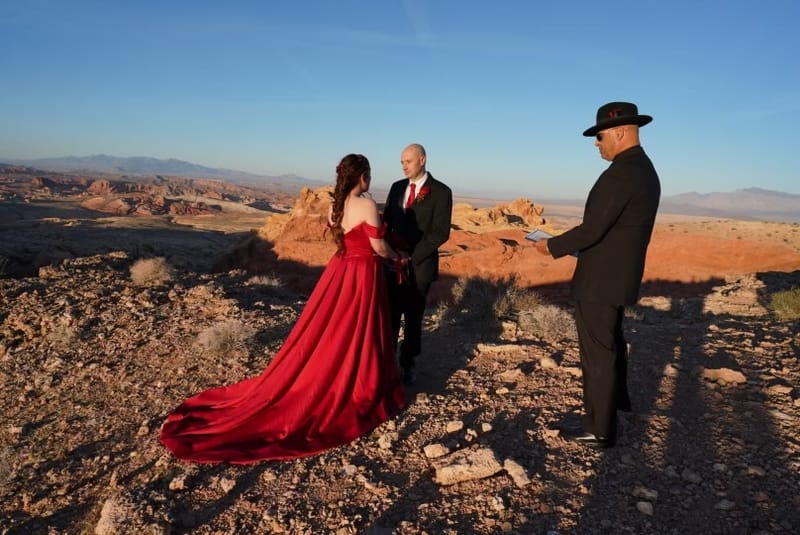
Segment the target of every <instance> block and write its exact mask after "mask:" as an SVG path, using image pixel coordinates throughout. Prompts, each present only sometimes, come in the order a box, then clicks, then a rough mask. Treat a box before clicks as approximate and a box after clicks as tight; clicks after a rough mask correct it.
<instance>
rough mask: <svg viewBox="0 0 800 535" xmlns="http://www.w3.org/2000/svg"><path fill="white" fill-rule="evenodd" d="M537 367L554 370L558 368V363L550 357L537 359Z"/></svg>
mask: <svg viewBox="0 0 800 535" xmlns="http://www.w3.org/2000/svg"><path fill="white" fill-rule="evenodd" d="M539 367H540V368H542V369H543V370H555V369H556V368H558V362H556V361H555V359H553V358H551V357H542V358H540V359H539Z"/></svg>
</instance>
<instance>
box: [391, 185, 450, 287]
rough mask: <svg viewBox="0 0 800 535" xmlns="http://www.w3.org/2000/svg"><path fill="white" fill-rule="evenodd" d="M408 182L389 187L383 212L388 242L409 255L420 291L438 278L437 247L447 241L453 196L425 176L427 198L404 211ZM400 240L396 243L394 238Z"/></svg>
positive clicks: (446, 188) (445, 187)
mask: <svg viewBox="0 0 800 535" xmlns="http://www.w3.org/2000/svg"><path fill="white" fill-rule="evenodd" d="M407 187H408V179H407V178H403V179H401V180H398V181H396V182H395V183H394V184H392V187H391V189H390V190H389V195H388V196H387V197H386V206H384V209H383V220H384V221H385V222H386V230H387V238H388V239H389V241H390V243H394V245H398V242H402V244H403V246H402V247H401V248H403V249H405V250H406V251H407V252H408V253H409V254H410V255H411V268H412V270H413V275H414V280H415V281H416V283H417V286H419V287H421V288H423V287H426V286H427V285H428V284H430V283H431V282H432V281H434V280H436V279H437V277H438V276H439V247H440V246H441V245H442V244H444V242H446V241H447V240H448V238H449V237H450V221H451V219H452V215H453V193H452V192H451V191H450V188H449V187H447V186H446V185H445V184H443V183H442V182H439V181H438V180H436V179H435V178H433V176H432V175H431V174H430V173H428V178H427V179H426V180H425V185H424V186H423V187H422V188H421V189H425V188H428V192H427V195H425V198H424V199H420V192H419V191H417V200H416V201H415V202H414V204H413V205H412V206H411V208H409V209H408V210H403V197H404V196H405V192H406V188H407ZM398 237H399V238H400V239H399V240H397V238H398Z"/></svg>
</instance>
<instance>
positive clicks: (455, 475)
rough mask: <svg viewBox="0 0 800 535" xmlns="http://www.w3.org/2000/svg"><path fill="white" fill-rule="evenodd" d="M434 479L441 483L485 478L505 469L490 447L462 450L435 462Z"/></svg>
mask: <svg viewBox="0 0 800 535" xmlns="http://www.w3.org/2000/svg"><path fill="white" fill-rule="evenodd" d="M434 468H435V469H436V474H435V476H434V480H435V481H436V482H437V483H439V484H440V485H454V484H455V483H460V482H462V481H471V480H474V479H483V478H485V477H489V476H493V475H495V474H496V473H498V472H499V471H501V470H502V469H503V467H502V466H500V463H499V462H497V459H496V458H495V456H494V452H493V451H492V450H490V449H489V448H481V449H475V450H460V451H457V452H455V453H451V454H450V455H448V456H447V457H444V458H443V459H441V460H439V461H436V462H434Z"/></svg>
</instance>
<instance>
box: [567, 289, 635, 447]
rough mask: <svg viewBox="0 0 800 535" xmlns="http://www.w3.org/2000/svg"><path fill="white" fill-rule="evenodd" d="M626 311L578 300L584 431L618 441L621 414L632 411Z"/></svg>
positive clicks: (576, 312)
mask: <svg viewBox="0 0 800 535" xmlns="http://www.w3.org/2000/svg"><path fill="white" fill-rule="evenodd" d="M624 314H625V307H624V306H620V305H611V304H608V303H596V302H592V301H586V300H578V301H577V302H576V303H575V324H576V326H577V328H578V344H579V347H580V354H581V369H582V371H583V409H584V414H583V428H584V430H585V431H587V432H589V433H594V434H595V435H597V436H600V437H606V438H611V439H614V438H615V437H616V434H617V410H618V409H621V410H630V407H631V402H630V396H629V394H628V344H627V343H626V341H625V336H624V334H623V332H622V320H623V318H624Z"/></svg>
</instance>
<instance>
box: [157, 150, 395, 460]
mask: <svg viewBox="0 0 800 535" xmlns="http://www.w3.org/2000/svg"><path fill="white" fill-rule="evenodd" d="M370 179H371V176H370V167H369V161H368V160H367V158H365V157H364V156H362V155H360V154H349V155H347V156H345V157H344V158H343V159H342V161H341V162H340V163H339V165H338V166H337V167H336V188H335V190H334V193H333V201H332V206H331V213H330V217H329V219H330V221H329V224H330V226H331V229H332V231H333V236H334V239H335V240H336V243H337V245H338V251H337V252H336V254H334V255H333V257H332V258H331V259H330V261H329V262H328V265H327V266H326V268H325V271H324V272H323V273H322V276H321V277H320V279H319V281H318V282H317V285H316V287H315V288H314V291H313V292H312V293H311V296H310V297H309V299H308V302H307V304H306V306H305V308H304V309H303V312H302V313H301V315H300V317H299V318H298V320H297V323H296V324H295V326H294V328H293V329H292V332H291V333H290V334H289V336H288V337H287V338H286V342H285V343H284V345H283V347H282V348H281V349H280V351H278V353H277V354H276V355H275V357H274V358H273V359H272V361H271V362H270V364H269V366H267V368H266V370H264V372H263V373H262V374H261V375H259V376H257V377H252V378H249V379H245V380H244V381H241V382H239V383H236V384H233V385H230V386H223V387H218V388H212V389H210V390H206V391H205V392H201V393H200V394H197V395H196V396H194V397H191V398H189V399H187V400H186V401H184V402H183V403H182V404H181V405H180V406H179V407H178V408H176V409H175V410H174V411H173V412H172V413H171V414H170V415H169V416H168V417H167V421H166V422H165V423H164V425H163V427H162V429H161V437H160V438H161V442H162V443H163V444H164V445H165V446H166V447H167V448H169V449H170V450H171V451H172V453H173V454H174V455H175V456H176V457H178V458H179V459H183V460H187V461H195V462H200V463H220V462H226V463H235V464H246V463H254V462H258V461H263V460H268V459H272V460H274V459H294V458H298V457H305V456H309V455H314V454H316V453H319V452H321V451H324V450H327V449H329V448H333V447H335V446H340V445H343V444H347V443H348V442H351V441H352V440H354V439H356V438H357V437H359V436H361V435H363V434H365V433H368V432H369V431H371V430H372V429H373V428H375V427H376V426H378V425H379V424H381V423H383V422H385V421H386V420H388V419H389V418H391V417H393V416H394V415H396V414H397V413H398V412H400V410H402V409H403V407H405V404H406V398H405V392H404V390H403V386H402V383H401V381H400V376H399V373H398V368H397V364H396V362H395V355H394V347H393V342H392V327H391V318H390V312H389V302H388V297H387V290H386V281H385V279H384V277H385V273H384V267H383V260H382V258H381V257H383V258H387V259H389V260H392V261H399V260H402V259H400V258H399V257H398V254H397V253H396V252H395V251H394V250H392V248H391V247H390V246H389V245H388V244H387V243H386V242H385V241H384V239H383V233H384V227H383V225H382V223H381V220H380V216H379V214H378V209H377V206H376V205H375V202H374V201H373V200H372V199H369V198H364V197H361V194H362V193H364V192H366V191H367V190H368V189H369V183H370Z"/></svg>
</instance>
